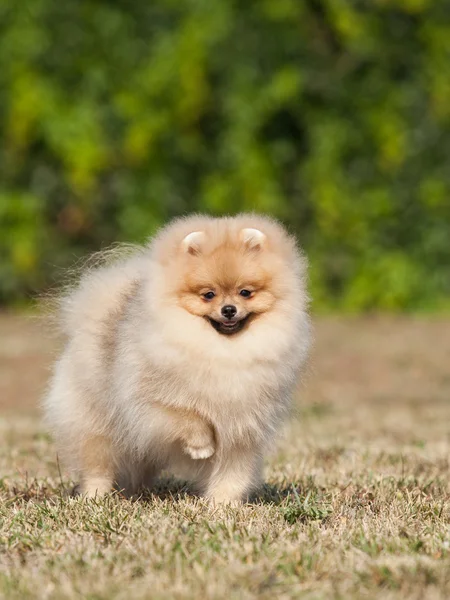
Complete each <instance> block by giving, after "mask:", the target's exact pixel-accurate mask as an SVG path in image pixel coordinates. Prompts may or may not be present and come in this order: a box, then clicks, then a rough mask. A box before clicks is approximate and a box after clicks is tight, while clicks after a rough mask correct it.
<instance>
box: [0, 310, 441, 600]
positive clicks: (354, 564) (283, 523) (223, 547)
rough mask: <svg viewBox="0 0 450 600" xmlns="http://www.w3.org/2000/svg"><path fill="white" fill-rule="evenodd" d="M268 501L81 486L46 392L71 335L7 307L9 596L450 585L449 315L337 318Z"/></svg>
mask: <svg viewBox="0 0 450 600" xmlns="http://www.w3.org/2000/svg"><path fill="white" fill-rule="evenodd" d="M315 330H316V334H315V337H316V340H315V349H314V353H313V356H312V359H311V361H310V365H309V368H308V373H307V377H306V378H305V381H304V383H303V385H302V386H300V389H299V392H298V394H297V397H296V402H295V407H296V410H295V413H296V414H295V415H294V417H293V421H292V423H291V425H290V426H289V428H288V429H287V431H286V433H285V435H284V436H283V437H282V438H281V440H280V442H279V443H278V446H277V448H276V449H275V450H274V453H273V454H272V456H271V457H270V458H269V459H268V461H267V471H266V481H267V483H266V485H265V488H264V489H263V490H262V491H261V494H260V497H259V498H257V499H256V500H255V501H254V502H253V503H252V504H248V505H246V506H243V507H242V508H239V509H237V508H221V507H218V508H210V507H208V506H206V505H205V504H204V503H203V502H202V501H201V500H199V499H195V498H193V497H191V496H189V495H188V494H187V493H186V490H185V488H184V487H183V485H182V484H179V483H177V482H173V481H170V480H164V481H162V482H161V484H160V485H159V487H158V489H156V490H154V491H153V493H148V494H147V495H146V496H145V497H142V498H140V499H137V500H134V501H129V500H125V499H124V498H122V497H121V496H120V495H119V494H116V495H113V494H112V495H110V496H109V497H107V498H106V499H104V500H91V501H87V500H82V499H79V498H72V497H70V496H69V494H68V491H69V490H70V487H71V485H72V483H71V482H70V480H69V477H68V474H67V473H66V472H65V471H64V468H63V466H61V467H60V466H59V465H58V463H57V460H56V454H55V449H54V446H53V444H52V442H51V439H50V438H49V437H48V435H47V434H46V433H45V429H44V427H43V426H42V424H41V423H40V420H39V411H38V409H37V404H38V400H39V397H40V395H41V394H42V390H43V388H44V385H45V380H46V378H47V377H48V367H49V364H50V361H51V358H52V355H54V354H55V346H54V344H53V343H52V342H51V341H50V338H48V336H47V335H46V326H45V323H42V322H40V321H39V320H36V319H34V318H24V317H11V316H9V317H8V316H2V317H0V408H1V411H2V417H1V420H0V439H1V440H2V441H1V443H0V477H1V479H0V598H7V599H21V600H22V599H27V598H39V599H57V600H60V599H68V600H71V599H75V598H88V599H91V600H94V599H95V600H101V599H102V600H103V599H104V600H111V599H113V600H115V599H117V600H119V599H127V600H128V599H130V598H131V599H133V600H141V599H144V598H151V599H159V598H161V599H162V598H176V599H184V598H189V599H191V598H192V599H198V598H204V599H208V600H209V599H219V598H227V600H233V599H251V598H263V599H269V598H270V599H272V598H277V599H281V600H284V599H290V598H307V599H311V600H312V599H314V600H318V599H322V598H323V599H329V598H336V599H337V598H341V599H356V598H358V599H359V598H368V599H369V598H370V599H383V600H389V599H399V598H413V599H417V600H419V599H420V600H435V599H436V600H437V599H444V598H450V530H449V523H450V519H449V516H450V515H449V509H450V496H449V487H448V486H449V457H450V372H449V364H450V360H449V359H450V320H445V319H425V318H420V319H419V318H406V317H405V318H396V319H394V318H390V317H383V318H380V317H378V318H365V319H360V318H355V319H350V318H347V319H339V318H326V319H320V320H317V322H316V324H315Z"/></svg>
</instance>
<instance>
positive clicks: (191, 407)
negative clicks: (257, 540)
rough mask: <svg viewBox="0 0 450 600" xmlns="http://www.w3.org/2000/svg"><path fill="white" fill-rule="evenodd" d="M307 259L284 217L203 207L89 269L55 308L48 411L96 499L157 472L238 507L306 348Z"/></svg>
mask: <svg viewBox="0 0 450 600" xmlns="http://www.w3.org/2000/svg"><path fill="white" fill-rule="evenodd" d="M305 278H306V260H305V259H304V258H303V256H302V254H301V253H300V252H299V250H298V249H297V247H296V245H295V242H294V240H293V239H292V238H291V237H290V236H289V235H288V234H287V233H286V231H285V230H284V229H283V227H282V226H281V225H280V224H278V223H277V222H275V221H273V220H271V219H269V218H266V217H262V216H256V215H246V214H242V215H238V216H236V217H226V218H218V219H214V218H210V217H206V216H201V215H195V216H192V217H189V218H184V219H179V220H176V221H174V222H172V223H171V224H169V225H168V226H167V227H165V228H164V229H162V230H161V231H160V233H159V234H158V235H157V236H156V237H155V238H154V239H153V240H152V241H151V242H150V243H149V245H148V246H145V247H144V248H140V249H137V250H136V251H135V252H133V253H131V255H130V253H128V254H127V255H126V256H123V257H119V258H117V259H116V260H115V261H114V262H113V263H112V264H106V265H103V266H100V267H97V268H93V269H90V270H88V271H87V272H85V273H84V275H83V276H82V278H81V280H80V282H79V284H78V285H77V287H75V288H74V289H73V290H72V291H70V292H69V293H68V294H66V295H65V296H64V297H63V298H62V299H61V303H60V321H61V325H62V329H63V331H64V333H65V335H66V344H65V348H64V351H63V352H62V355H61V357H60V359H59V360H58V362H57V363H56V365H55V369H54V375H53V378H52V381H51V384H50V389H49V393H48V394H47V397H46V398H45V401H44V410H45V415H46V418H47V421H48V423H49V424H50V427H51V428H52V430H53V433H54V436H55V438H56V441H57V445H58V449H59V453H60V455H61V457H62V458H63V460H65V461H66V462H67V464H68V466H70V467H71V468H72V469H74V470H75V472H76V473H77V475H78V477H79V478H80V486H81V492H82V493H83V494H85V495H87V496H95V495H96V494H99V495H100V494H104V493H106V492H109V491H110V490H111V489H112V488H113V486H116V487H118V488H120V489H123V490H125V492H127V493H129V494H133V493H136V492H137V491H138V490H139V489H140V488H142V487H148V486H151V484H152V482H153V481H154V478H155V477H157V476H158V474H159V473H160V472H161V470H162V469H168V470H169V471H171V472H172V473H173V474H175V475H178V476H181V477H183V478H185V479H187V480H189V481H191V482H192V484H194V486H196V488H197V489H198V491H199V493H201V494H202V495H203V496H204V497H206V498H207V499H209V500H211V501H213V502H233V503H235V502H240V501H242V500H245V499H246V498H247V497H248V495H249V493H251V492H252V491H253V490H255V488H257V487H258V486H259V485H260V484H261V482H262V466H263V458H264V455H265V454H266V452H267V451H268V449H269V448H270V445H271V443H272V441H273V438H274V435H275V433H276V432H277V428H278V427H279V424H280V422H281V420H282V418H283V417H284V416H285V415H286V414H287V412H288V408H289V404H290V396H291V392H292V390H293V387H294V385H295V383H296V382H297V381H298V377H299V373H300V369H301V366H302V365H303V363H304V361H305V358H306V355H307V351H308V346H309V338H310V334H309V329H310V328H309V318H308V314H307V304H308V299H307V293H306V289H305V285H306V284H305Z"/></svg>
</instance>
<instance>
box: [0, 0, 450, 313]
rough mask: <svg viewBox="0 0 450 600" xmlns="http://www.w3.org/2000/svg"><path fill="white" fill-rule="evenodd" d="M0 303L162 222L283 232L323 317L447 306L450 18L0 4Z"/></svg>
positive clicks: (159, 5) (208, 0) (338, 7)
mask: <svg viewBox="0 0 450 600" xmlns="http://www.w3.org/2000/svg"><path fill="white" fill-rule="evenodd" d="M0 133H1V135H0V255H1V256H0V303H3V304H5V303H10V302H13V301H15V300H17V299H18V298H21V297H24V296H25V295H27V294H30V293H32V292H33V291H34V290H36V289H42V288H45V287H46V286H47V285H49V284H51V283H52V281H53V280H55V279H57V278H58V273H59V268H60V267H61V266H64V265H67V264H69V263H71V262H73V261H74V260H75V259H76V257H78V256H80V255H82V254H84V253H86V252H88V251H90V250H92V249H98V248H100V247H105V246H106V245H108V244H110V243H111V242H113V241H116V240H127V241H133V240H136V241H142V240H144V239H145V238H146V237H147V236H148V235H149V234H151V233H152V232H153V231H154V230H155V229H156V228H157V227H158V226H159V225H161V224H162V223H164V222H166V221H167V220H168V219H169V218H171V217H173V216H175V215H180V214H185V213H188V212H191V211H194V210H196V211H207V212H210V213H212V214H226V213H234V212H236V211H240V210H256V211H262V212H267V213H271V214H273V215H275V216H276V217H278V218H280V219H282V220H283V221H284V222H285V223H287V224H288V225H289V226H290V228H291V230H292V231H295V232H296V233H297V234H298V236H299V239H300V241H301V243H302V245H303V246H304V247H305V248H306V250H307V253H308V255H309V257H310V260H311V286H312V293H313V298H314V301H315V305H316V307H317V308H318V309H330V308H332V309H343V310H356V311H358V310H371V309H389V310H403V309H427V308H433V307H436V306H439V304H441V303H445V302H446V300H445V299H446V298H447V297H448V295H449V292H450V278H449V272H448V268H449V264H450V195H449V192H450V168H449V160H450V8H449V3H448V0H373V1H369V0H305V1H299V0H246V1H245V2H244V1H239V0H152V1H151V2H145V1H142V0H114V2H111V1H108V0H80V1H78V2H75V1H66V2H64V1H62V2H61V1H57V0H23V1H22V2H17V0H0Z"/></svg>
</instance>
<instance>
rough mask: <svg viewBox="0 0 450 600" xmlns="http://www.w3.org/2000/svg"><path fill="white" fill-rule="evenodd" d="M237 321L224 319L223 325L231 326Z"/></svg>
mask: <svg viewBox="0 0 450 600" xmlns="http://www.w3.org/2000/svg"><path fill="white" fill-rule="evenodd" d="M236 323H237V321H224V322H223V325H225V327H233V325H236Z"/></svg>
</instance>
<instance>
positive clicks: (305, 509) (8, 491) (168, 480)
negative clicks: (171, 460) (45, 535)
mask: <svg viewBox="0 0 450 600" xmlns="http://www.w3.org/2000/svg"><path fill="white" fill-rule="evenodd" d="M77 487H78V486H72V485H70V484H68V483H64V482H62V481H61V482H60V484H59V485H56V486H55V485H51V484H49V483H48V482H47V481H45V480H37V479H32V480H30V481H28V480H27V479H25V481H24V482H23V485H20V486H18V485H16V484H12V485H11V484H9V485H8V484H7V483H6V482H5V481H4V480H0V496H1V497H2V498H1V499H2V501H3V503H4V505H6V506H8V505H13V504H15V503H16V502H19V503H24V502H25V503H28V502H31V501H32V502H45V501H49V500H50V501H55V500H56V501H58V502H61V501H64V500H65V499H67V498H69V497H73V496H78V495H80V494H79V492H78V490H77ZM113 495H114V496H116V498H117V499H118V500H119V501H120V500H121V499H123V500H125V499H126V500H128V501H131V502H141V503H145V504H151V503H153V502H154V501H155V499H158V500H162V501H168V502H173V503H177V502H179V501H185V500H189V499H193V498H199V495H198V494H196V492H195V490H194V489H193V488H192V487H191V486H190V485H189V484H188V483H187V482H185V481H180V480H177V479H175V478H173V477H162V478H160V479H159V480H157V481H156V482H155V484H154V485H153V486H152V488H151V489H143V490H142V491H141V492H140V493H139V494H136V495H134V496H127V495H126V494H124V493H123V491H122V490H116V491H115V492H113ZM326 496H327V495H326V493H324V491H323V490H320V489H319V488H318V487H317V486H316V485H315V484H314V482H313V481H312V480H309V479H308V480H307V481H305V482H301V483H299V482H296V483H290V484H287V483H284V484H282V485H275V484H271V483H265V484H264V485H263V486H262V488H261V489H260V490H258V491H257V492H256V493H255V494H253V496H252V497H251V498H249V500H248V502H247V504H248V505H252V506H258V505H259V506H264V505H265V506H274V507H277V508H278V510H279V511H280V513H281V515H282V516H283V518H284V519H285V521H286V522H287V523H289V524H294V523H296V522H307V521H320V520H324V519H326V518H327V517H329V516H330V514H331V507H330V503H329V502H327V498H326Z"/></svg>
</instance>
